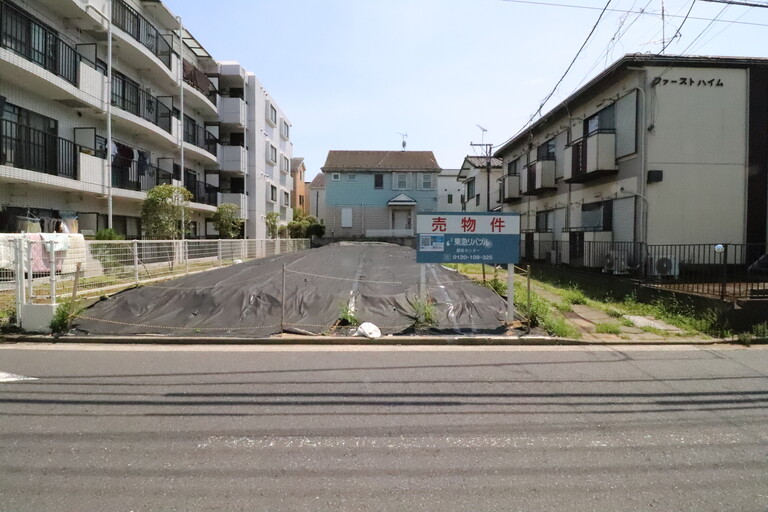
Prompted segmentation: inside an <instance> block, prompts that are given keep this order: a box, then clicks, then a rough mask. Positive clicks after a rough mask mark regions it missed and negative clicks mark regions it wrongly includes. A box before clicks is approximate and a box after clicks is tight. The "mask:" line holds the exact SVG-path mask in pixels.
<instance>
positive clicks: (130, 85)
mask: <svg viewBox="0 0 768 512" xmlns="http://www.w3.org/2000/svg"><path fill="white" fill-rule="evenodd" d="M112 104H113V105H114V106H116V107H117V108H120V109H122V110H126V111H128V112H130V113H131V114H135V115H139V84H138V83H136V82H134V81H133V80H131V79H130V78H128V77H126V76H125V75H124V74H122V73H120V72H119V71H114V70H113V71H112ZM184 117H185V119H184V122H185V125H184V129H185V131H186V121H187V120H186V117H187V116H184ZM188 142H189V141H188Z"/></svg>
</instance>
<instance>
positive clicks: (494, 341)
mask: <svg viewBox="0 0 768 512" xmlns="http://www.w3.org/2000/svg"><path fill="white" fill-rule="evenodd" d="M0 343H61V344H64V343H66V344H69V343H73V344H118V345H119V344H123V345H212V346H215V345H375V346H386V345H444V346H446V347H450V346H505V345H507V346H516V345H517V346H552V345H554V346H556V345H582V346H595V345H597V346H601V345H643V346H646V345H649V346H652V345H717V344H723V343H725V344H733V343H734V341H733V340H726V339H723V338H712V339H709V340H693V339H674V340H634V341H633V340H611V341H602V340H577V339H569V338H555V337H550V336H384V337H381V338H377V339H368V338H364V337H353V336H333V337H331V336H300V335H287V336H275V337H271V338H234V337H225V338H211V337H203V336H199V337H193V336H183V337H182V336H60V337H56V336H52V335H47V334H40V335H27V334H12V335H5V336H3V337H2V338H0Z"/></svg>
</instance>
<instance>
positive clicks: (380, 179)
mask: <svg viewBox="0 0 768 512" xmlns="http://www.w3.org/2000/svg"><path fill="white" fill-rule="evenodd" d="M373 188H377V189H382V188H384V175H383V174H374V175H373Z"/></svg>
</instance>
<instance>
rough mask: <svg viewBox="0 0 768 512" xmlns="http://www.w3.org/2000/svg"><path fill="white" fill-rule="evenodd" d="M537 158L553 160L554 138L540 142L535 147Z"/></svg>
mask: <svg viewBox="0 0 768 512" xmlns="http://www.w3.org/2000/svg"><path fill="white" fill-rule="evenodd" d="M536 159H537V160H554V159H555V139H549V140H548V141H547V142H545V143H544V144H541V145H540V146H539V147H538V148H536Z"/></svg>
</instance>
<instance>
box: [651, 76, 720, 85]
mask: <svg viewBox="0 0 768 512" xmlns="http://www.w3.org/2000/svg"><path fill="white" fill-rule="evenodd" d="M661 85H682V86H684V87H724V86H725V84H724V83H723V80H722V78H710V77H705V78H693V77H690V76H680V77H674V78H673V77H662V76H656V77H654V78H653V80H651V87H658V86H661Z"/></svg>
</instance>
